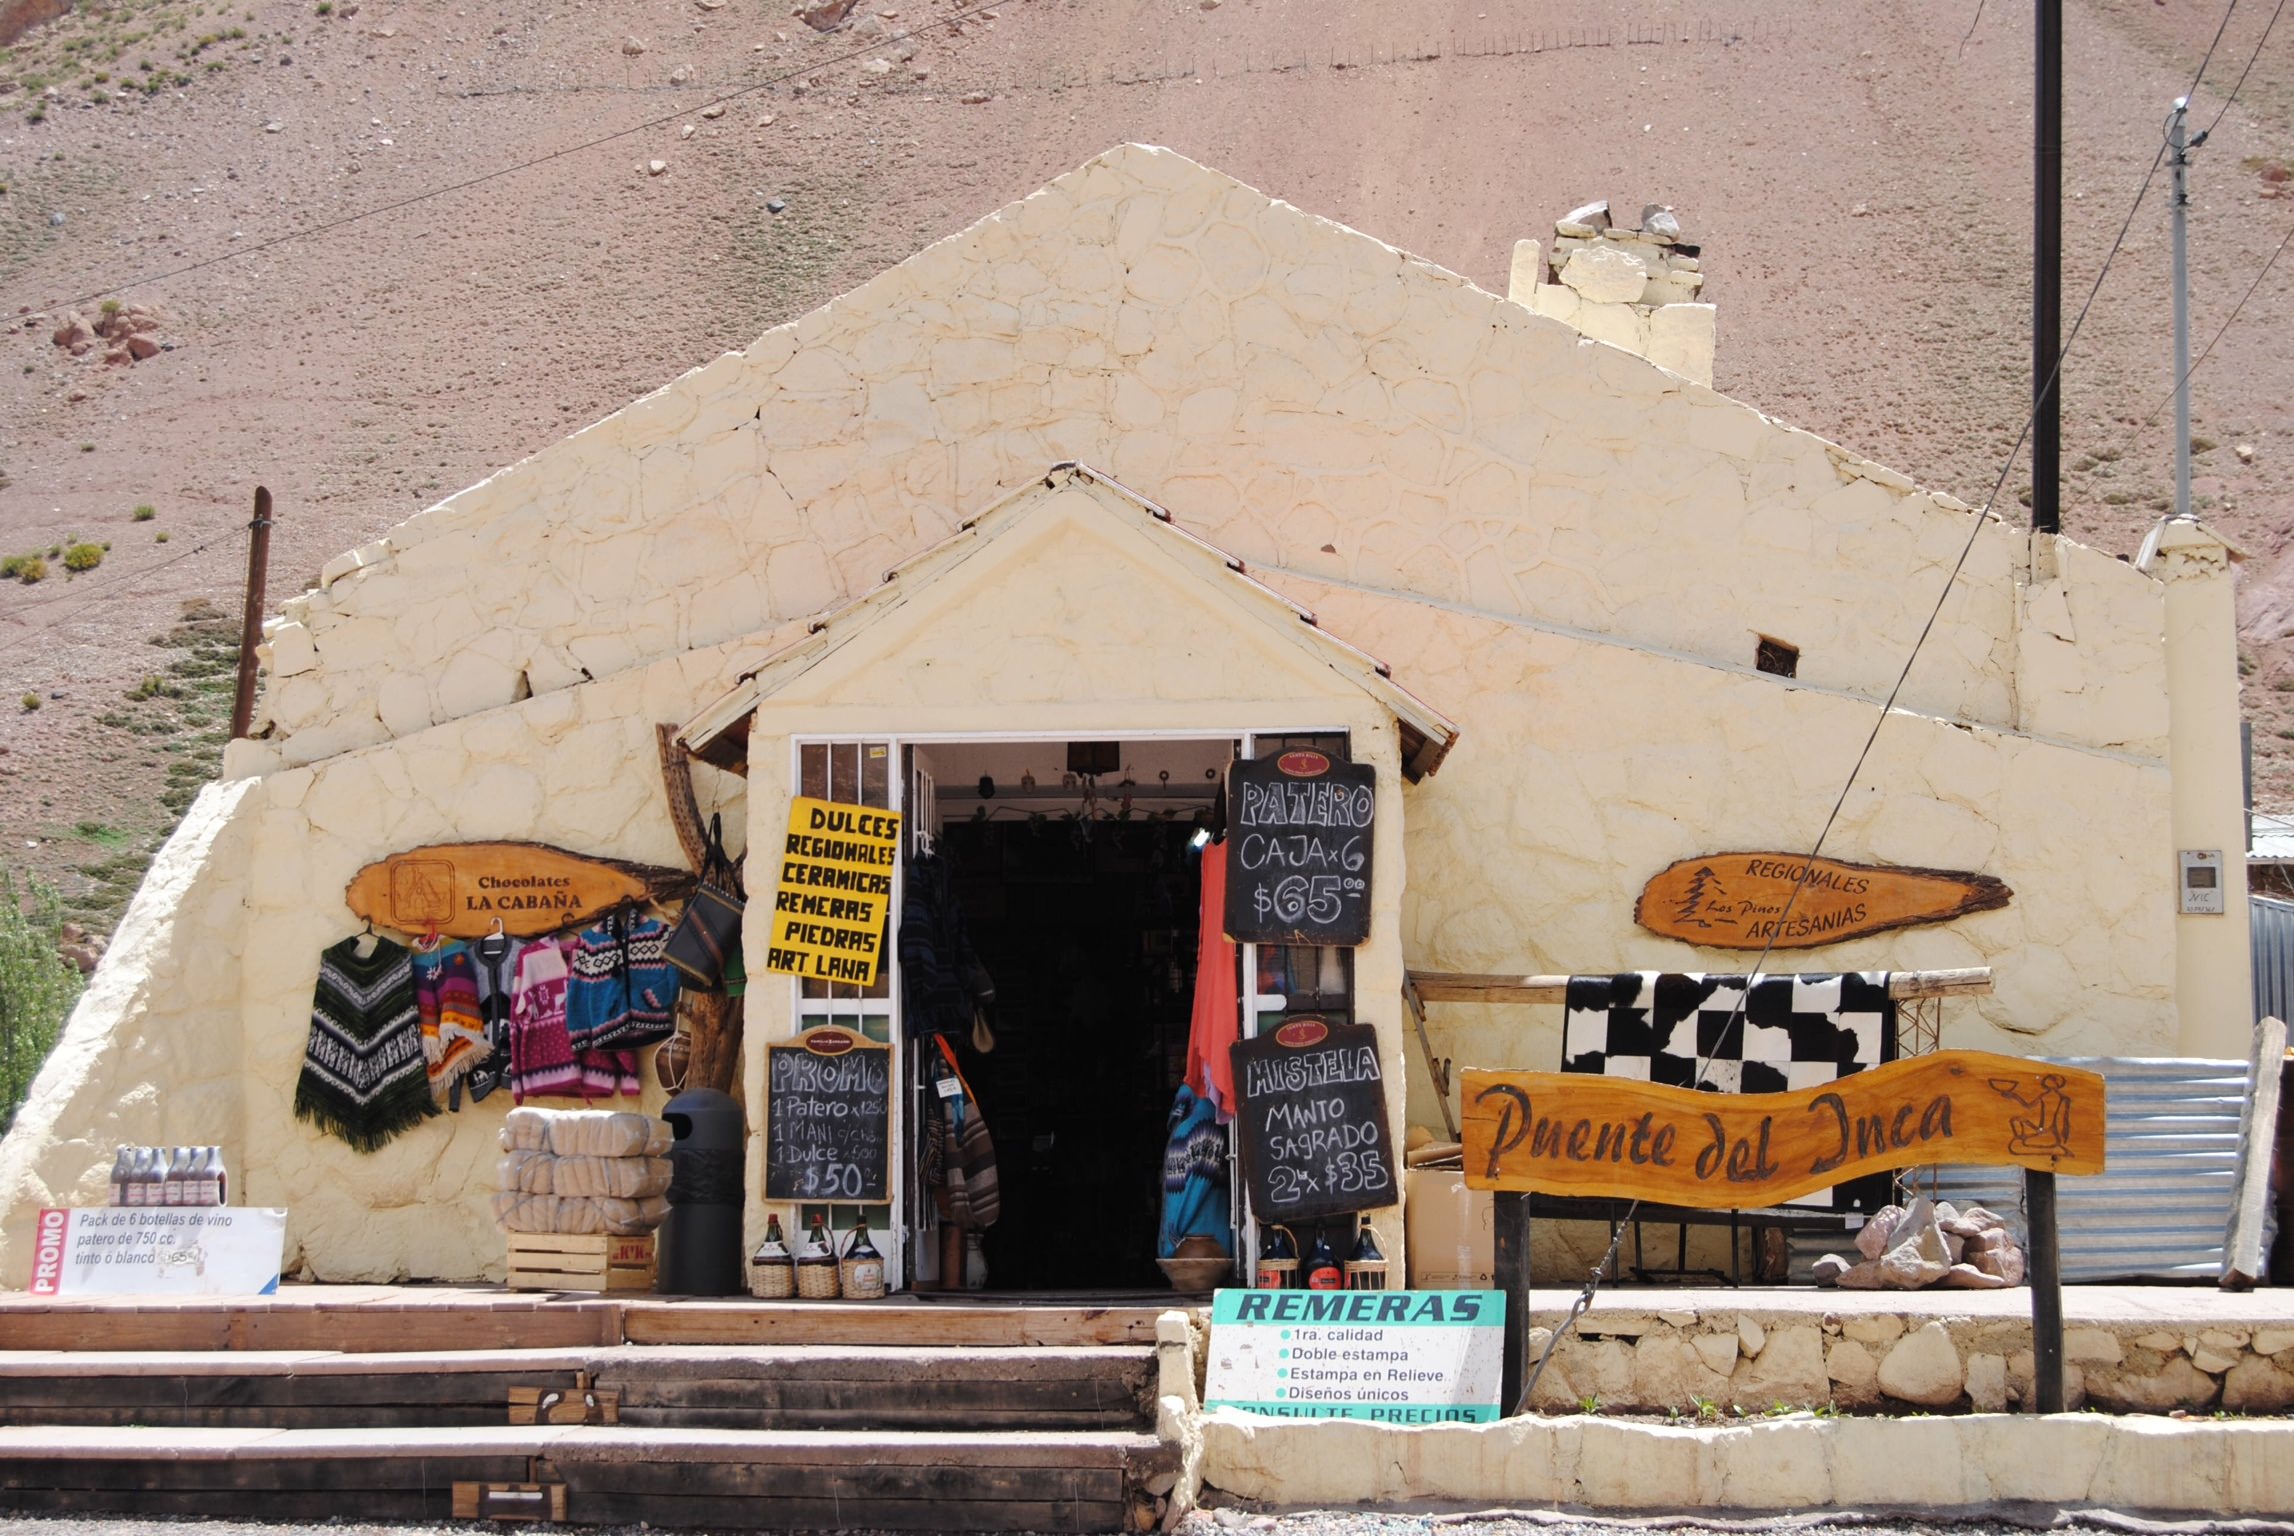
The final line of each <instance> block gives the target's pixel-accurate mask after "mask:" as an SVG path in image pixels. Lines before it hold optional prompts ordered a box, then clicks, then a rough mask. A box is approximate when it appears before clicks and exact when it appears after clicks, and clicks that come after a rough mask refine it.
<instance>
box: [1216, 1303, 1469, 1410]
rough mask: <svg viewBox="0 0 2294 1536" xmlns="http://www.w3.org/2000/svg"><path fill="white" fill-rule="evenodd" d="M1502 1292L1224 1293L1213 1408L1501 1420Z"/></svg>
mask: <svg viewBox="0 0 2294 1536" xmlns="http://www.w3.org/2000/svg"><path fill="white" fill-rule="evenodd" d="M1504 1362H1505V1294H1504V1293H1503V1292H1502V1291H1220V1292H1218V1293H1217V1294H1216V1295H1215V1296H1213V1297H1212V1298H1211V1360H1210V1370H1209V1381H1208V1383H1207V1387H1208V1390H1207V1391H1206V1392H1205V1393H1204V1401H1205V1404H1206V1405H1207V1406H1209V1407H1212V1408H1240V1409H1242V1410H1243V1411H1244V1412H1246V1413H1259V1414H1265V1415H1267V1416H1268V1417H1270V1418H1279V1419H1371V1420H1375V1421H1377V1422H1379V1423H1383V1424H1486V1423H1490V1422H1492V1421H1494V1420H1495V1419H1497V1418H1498V1417H1499V1414H1498V1387H1499V1381H1498V1378H1499V1376H1500V1374H1501V1373H1502V1370H1503V1366H1504Z"/></svg>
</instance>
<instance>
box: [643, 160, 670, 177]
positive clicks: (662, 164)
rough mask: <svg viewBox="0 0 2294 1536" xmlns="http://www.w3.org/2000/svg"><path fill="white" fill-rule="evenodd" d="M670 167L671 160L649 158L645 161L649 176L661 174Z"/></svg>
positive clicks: (646, 171) (646, 172)
mask: <svg viewBox="0 0 2294 1536" xmlns="http://www.w3.org/2000/svg"><path fill="white" fill-rule="evenodd" d="M668 169H669V162H668V161H666V160H648V161H646V162H645V174H646V175H648V176H659V175H660V174H661V173H662V172H664V171H666V170H668Z"/></svg>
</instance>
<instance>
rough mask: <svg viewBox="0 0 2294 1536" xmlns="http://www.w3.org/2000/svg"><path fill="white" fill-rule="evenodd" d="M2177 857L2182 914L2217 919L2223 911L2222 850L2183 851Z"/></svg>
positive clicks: (2190, 849)
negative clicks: (2214, 916) (2210, 914)
mask: <svg viewBox="0 0 2294 1536" xmlns="http://www.w3.org/2000/svg"><path fill="white" fill-rule="evenodd" d="M2180 858H2181V860H2182V885H2181V890H2182V909H2183V911H2184V912H2186V913H2196V914H2207V913H2213V914H2215V915H2217V916H2219V915H2220V914H2221V912H2222V850H2221V849H2220V848H2185V849H2183V850H2182V852H2181V854H2180Z"/></svg>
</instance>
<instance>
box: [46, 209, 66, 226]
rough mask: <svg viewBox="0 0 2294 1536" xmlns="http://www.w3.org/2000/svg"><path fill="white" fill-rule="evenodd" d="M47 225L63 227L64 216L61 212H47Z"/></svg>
mask: <svg viewBox="0 0 2294 1536" xmlns="http://www.w3.org/2000/svg"><path fill="white" fill-rule="evenodd" d="M48 227H49V228H50V229H62V228H63V227H64V216H63V215H62V214H61V213H51V214H49V215H48Z"/></svg>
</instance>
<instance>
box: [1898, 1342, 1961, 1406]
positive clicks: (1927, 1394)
mask: <svg viewBox="0 0 2294 1536" xmlns="http://www.w3.org/2000/svg"><path fill="white" fill-rule="evenodd" d="M1966 1385H1967V1369H1966V1367H1965V1366H1963V1365H1961V1364H1960V1358H1959V1350H1958V1348H1957V1347H1956V1346H1955V1345H1954V1344H1953V1343H1952V1341H1951V1335H1950V1333H1948V1332H1946V1331H1945V1329H1944V1325H1943V1324H1942V1323H1936V1322H1931V1323H1926V1324H1923V1325H1922V1326H1921V1327H1920V1328H1918V1329H1916V1330H1915V1331H1913V1332H1912V1333H1909V1334H1906V1335H1905V1336H1904V1337H1903V1338H1902V1339H1900V1340H1899V1341H1897V1344H1896V1347H1895V1348H1893V1349H1891V1350H1889V1351H1888V1353H1887V1357H1886V1358H1885V1359H1883V1360H1882V1361H1881V1362H1880V1390H1881V1391H1883V1392H1885V1393H1887V1394H1888V1396H1890V1397H1893V1398H1896V1399H1898V1400H1900V1401H1903V1402H1907V1403H1917V1404H1919V1405H1920V1406H1921V1407H1922V1408H1941V1407H1943V1406H1944V1405H1945V1404H1946V1403H1951V1402H1956V1401H1958V1399H1959V1395H1960V1392H1961V1390H1962V1389H1963V1388H1964V1387H1965V1386H1966Z"/></svg>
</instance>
